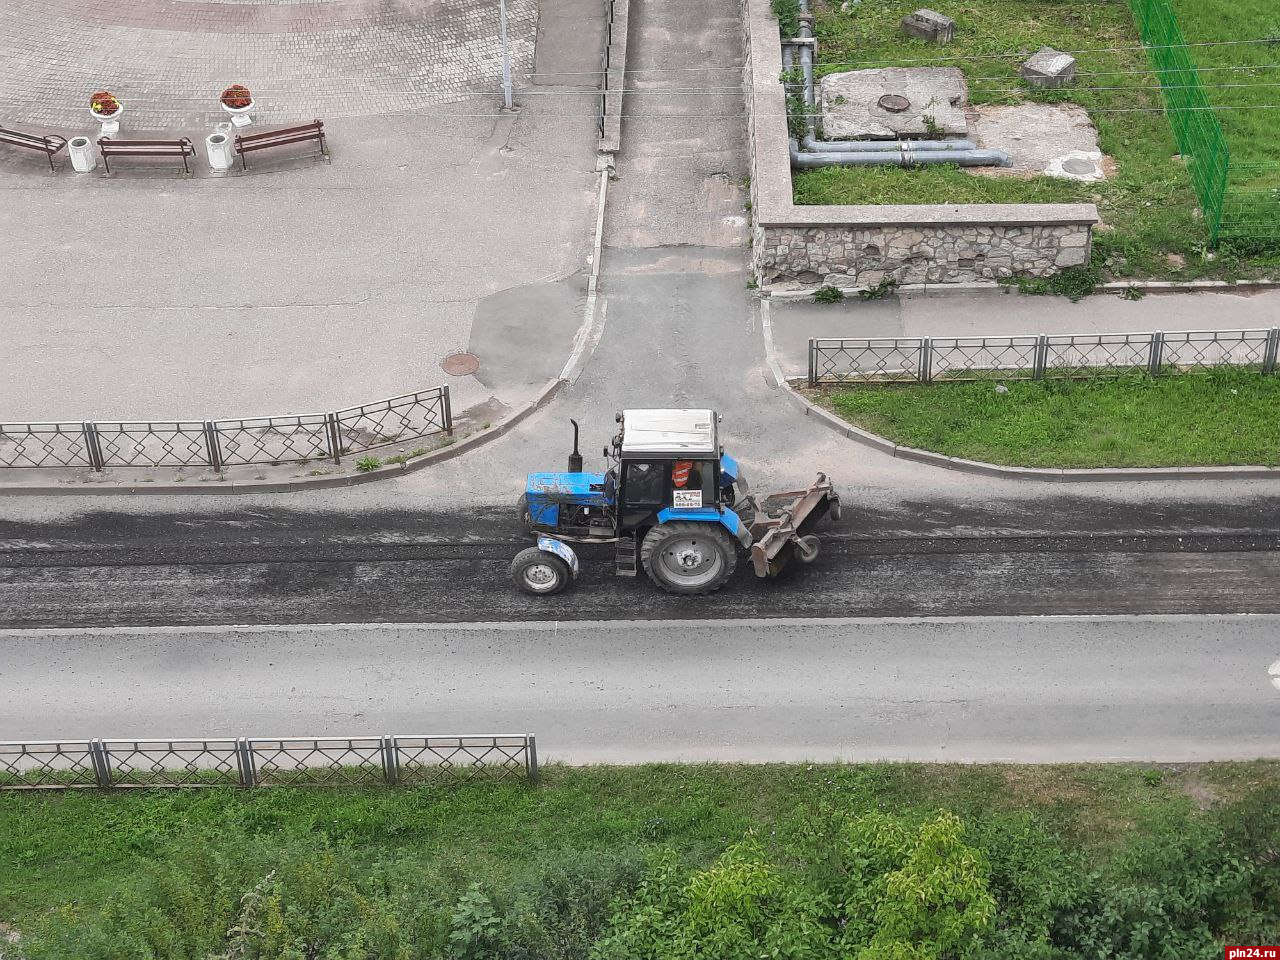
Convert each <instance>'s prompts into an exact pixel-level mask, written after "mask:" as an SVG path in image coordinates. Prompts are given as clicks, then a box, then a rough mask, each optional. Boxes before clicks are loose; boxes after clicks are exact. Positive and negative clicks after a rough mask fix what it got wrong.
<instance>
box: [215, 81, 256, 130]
mask: <svg viewBox="0 0 1280 960" xmlns="http://www.w3.org/2000/svg"><path fill="white" fill-rule="evenodd" d="M218 102H219V103H220V104H221V105H222V109H223V110H225V111H227V113H229V114H231V122H232V123H234V124H235V125H236V126H237V127H243V126H247V125H248V124H250V123H252V122H253V120H252V119H251V118H250V116H249V114H250V113H251V112H252V111H253V108H254V102H253V94H252V93H250V92H249V88H248V87H246V86H244V85H243V84H240V83H233V84H232V85H231V86H229V87H227V89H225V90H223V91H222V96H221V97H219V98H218Z"/></svg>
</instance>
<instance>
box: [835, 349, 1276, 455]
mask: <svg viewBox="0 0 1280 960" xmlns="http://www.w3.org/2000/svg"><path fill="white" fill-rule="evenodd" d="M1006 386H1007V387H1008V390H1009V392H1008V393H1005V394H1001V393H997V392H996V384H995V383H994V382H982V383H938V384H930V385H885V386H867V385H859V386H856V387H847V388H844V389H838V390H834V391H832V392H828V393H823V394H820V395H819V399H820V400H821V402H823V403H824V404H825V405H827V406H828V407H829V408H830V409H832V410H834V411H835V412H836V413H838V414H839V415H840V416H842V417H844V418H845V419H846V420H848V421H849V422H850V423H854V424H857V425H858V426H860V427H863V428H865V429H867V430H870V431H872V432H874V433H878V434H881V435H882V436H886V437H888V438H890V439H891V440H894V441H895V442H897V443H901V444H904V445H906V446H909V447H917V448H920V449H925V450H934V451H937V452H938V453H943V454H946V455H948V456H953V457H964V458H967V459H970V460H985V461H988V462H991V463H1001V464H1010V465H1014V466H1024V467H1156V466H1202V465H1206V464H1265V465H1270V464H1277V463H1280V416H1277V411H1280V377H1275V376H1270V377H1264V376H1262V375H1260V374H1258V373H1256V372H1251V371H1248V370H1236V371H1232V370H1220V371H1214V372H1213V373H1204V374H1185V375H1169V376H1164V377H1155V378H1149V377H1145V376H1131V377H1127V378H1124V379H1116V380H1107V379H1097V380H1077V381H1072V380H1046V381H1039V382H1030V381H1009V382H1007V383H1006Z"/></svg>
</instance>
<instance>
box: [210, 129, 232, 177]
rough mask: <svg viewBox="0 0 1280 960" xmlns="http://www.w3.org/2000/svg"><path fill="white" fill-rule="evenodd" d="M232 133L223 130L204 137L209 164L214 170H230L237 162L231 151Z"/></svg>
mask: <svg viewBox="0 0 1280 960" xmlns="http://www.w3.org/2000/svg"><path fill="white" fill-rule="evenodd" d="M231 144H232V140H231V135H230V134H229V133H224V132H222V131H221V130H219V131H217V132H216V133H211V134H209V136H207V137H205V138H204V150H205V154H206V155H207V156H208V157H209V166H210V167H212V168H213V169H214V170H230V169H231V165H232V164H233V163H234V162H235V157H234V156H233V155H232V152H231Z"/></svg>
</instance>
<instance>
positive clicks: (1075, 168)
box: [1062, 157, 1098, 177]
mask: <svg viewBox="0 0 1280 960" xmlns="http://www.w3.org/2000/svg"><path fill="white" fill-rule="evenodd" d="M1062 169H1063V170H1065V171H1066V172H1067V173H1074V174H1075V175H1076V176H1078V177H1090V176H1093V175H1094V174H1095V173H1097V172H1098V167H1097V164H1095V163H1094V162H1093V161H1092V160H1081V159H1080V158H1079V157H1072V158H1071V159H1070V160H1064V161H1062Z"/></svg>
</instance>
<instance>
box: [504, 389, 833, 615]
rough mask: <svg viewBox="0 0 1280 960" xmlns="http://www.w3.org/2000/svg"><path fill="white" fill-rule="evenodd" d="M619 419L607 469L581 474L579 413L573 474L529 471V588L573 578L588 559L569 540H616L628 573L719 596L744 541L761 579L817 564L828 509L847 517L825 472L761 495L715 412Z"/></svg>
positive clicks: (520, 560) (523, 575)
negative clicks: (723, 442) (729, 450)
mask: <svg viewBox="0 0 1280 960" xmlns="http://www.w3.org/2000/svg"><path fill="white" fill-rule="evenodd" d="M617 422H618V433H617V436H615V437H614V438H613V445H612V449H610V448H609V447H606V448H605V450H604V457H605V462H606V468H605V471H604V472H603V473H588V472H585V471H584V470H583V469H582V455H581V454H580V453H579V452H578V424H577V421H572V420H571V421H570V423H572V424H573V453H572V454H570V456H569V470H568V472H567V473H532V474H530V475H529V478H528V482H527V484H526V488H525V492H524V495H523V496H522V497H521V498H520V517H521V520H522V521H523V523H524V524H525V526H526V527H527V529H528V530H529V531H530V532H531V533H533V534H534V535H535V536H536V537H537V545H536V546H533V547H529V548H528V549H527V550H523V551H521V552H520V553H519V554H518V555H517V556H516V558H515V559H514V560H513V561H512V562H511V576H512V578H513V579H514V580H515V582H516V585H517V586H519V587H520V589H522V590H524V591H525V592H526V593H531V594H535V595H538V596H549V595H551V594H554V593H559V592H560V591H562V590H564V589H565V588H566V587H568V586H569V585H570V584H571V583H572V582H573V580H574V578H575V577H576V576H577V575H578V570H579V562H578V556H577V554H576V553H575V552H574V550H573V548H572V547H571V546H569V544H570V543H571V542H576V543H615V544H617V547H616V554H615V562H614V569H615V572H616V573H617V574H618V575H619V576H624V577H634V576H636V574H637V573H638V572H639V570H640V569H641V568H643V569H644V571H645V573H646V574H648V576H649V579H651V580H652V581H653V582H654V583H656V584H657V585H658V586H659V587H661V588H662V589H663V590H666V591H668V592H670V593H677V594H703V593H711V592H712V591H714V590H718V589H719V588H720V587H722V586H724V584H725V583H726V582H727V581H728V580H729V578H730V577H731V576H732V575H733V572H734V569H735V568H736V567H737V564H738V551H739V548H741V549H743V550H746V551H748V552H749V553H750V556H751V562H752V566H753V568H754V571H755V574H756V576H757V577H772V576H776V575H777V574H778V573H780V572H781V571H782V570H783V568H785V567H786V566H787V565H788V564H789V563H790V562H791V561H792V560H796V561H798V562H800V563H812V562H813V561H814V560H815V559H816V558H817V556H818V547H819V543H818V538H817V537H816V536H814V535H813V530H814V528H815V527H816V526H817V525H818V524H819V523H820V522H821V520H822V518H823V517H824V516H830V517H831V518H832V519H834V520H838V519H839V518H840V498H839V496H837V494H836V492H835V490H834V489H833V488H832V485H831V483H830V481H828V480H827V478H826V477H825V476H824V475H822V474H818V479H817V482H816V483H814V484H812V485H811V486H809V487H808V488H806V489H804V490H793V491H789V492H787V493H777V494H773V495H771V496H769V497H767V498H765V499H764V500H761V501H757V500H756V498H755V497H754V496H752V495H751V494H750V492H749V491H748V489H747V480H746V477H745V475H744V474H743V471H742V468H741V467H740V466H739V465H738V462H737V461H736V460H734V459H733V457H731V456H728V455H727V454H726V453H725V452H724V449H723V447H721V446H720V439H719V418H718V417H717V416H716V414H715V412H714V411H712V410H626V411H624V412H623V413H621V414H619V415H618V417H617Z"/></svg>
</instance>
